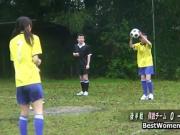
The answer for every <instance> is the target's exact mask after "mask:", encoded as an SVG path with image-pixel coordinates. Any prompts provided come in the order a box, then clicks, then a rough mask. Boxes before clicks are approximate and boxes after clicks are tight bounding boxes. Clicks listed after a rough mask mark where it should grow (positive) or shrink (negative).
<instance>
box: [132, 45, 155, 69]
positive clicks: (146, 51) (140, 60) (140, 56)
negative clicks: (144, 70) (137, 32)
mask: <svg viewBox="0 0 180 135" xmlns="http://www.w3.org/2000/svg"><path fill="white" fill-rule="evenodd" d="M151 48H152V46H151V45H148V44H145V45H141V43H136V44H134V50H137V64H138V67H148V66H153V59H152V54H151Z"/></svg>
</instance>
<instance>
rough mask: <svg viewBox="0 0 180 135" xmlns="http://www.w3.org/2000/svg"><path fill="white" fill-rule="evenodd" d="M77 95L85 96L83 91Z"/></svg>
mask: <svg viewBox="0 0 180 135" xmlns="http://www.w3.org/2000/svg"><path fill="white" fill-rule="evenodd" d="M76 95H77V96H82V95H84V92H83V91H81V92H79V93H77V94H76Z"/></svg>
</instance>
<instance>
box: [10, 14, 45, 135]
mask: <svg viewBox="0 0 180 135" xmlns="http://www.w3.org/2000/svg"><path fill="white" fill-rule="evenodd" d="M31 29H32V21H31V20H30V19H29V18H28V17H24V16H22V17H19V18H18V19H17V20H16V24H15V28H14V30H13V33H12V39H11V41H10V45H9V47H10V55H11V56H10V57H11V61H12V62H13V64H14V69H15V82H16V97H17V102H18V104H19V105H20V109H21V113H20V117H19V129H20V134H21V135H27V124H28V121H27V120H28V119H27V116H28V111H29V105H30V103H32V105H33V108H34V111H35V116H34V127H35V134H36V135H43V121H44V120H43V103H42V102H43V100H42V99H43V89H42V85H41V79H40V74H39V68H38V66H39V65H40V64H41V60H40V59H39V57H38V55H39V54H42V50H41V44H40V40H39V37H38V36H37V35H34V34H32V33H31Z"/></svg>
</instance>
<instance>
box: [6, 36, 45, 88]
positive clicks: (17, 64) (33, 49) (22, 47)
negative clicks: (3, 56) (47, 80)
mask: <svg viewBox="0 0 180 135" xmlns="http://www.w3.org/2000/svg"><path fill="white" fill-rule="evenodd" d="M33 37H34V41H33V45H32V46H31V45H29V44H27V42H26V40H25V38H24V34H23V33H21V34H19V35H17V36H16V37H14V38H13V39H11V41H10V45H9V47H10V58H11V61H13V63H14V68H15V81H16V87H19V86H25V85H29V84H34V83H40V82H41V79H40V75H39V69H38V68H37V66H36V65H35V64H34V63H33V61H32V56H34V55H36V54H42V49H41V44H40V40H39V37H38V36H36V35H33Z"/></svg>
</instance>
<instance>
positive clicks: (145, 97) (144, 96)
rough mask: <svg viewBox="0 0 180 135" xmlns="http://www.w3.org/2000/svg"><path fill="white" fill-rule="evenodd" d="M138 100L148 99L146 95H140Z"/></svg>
mask: <svg viewBox="0 0 180 135" xmlns="http://www.w3.org/2000/svg"><path fill="white" fill-rule="evenodd" d="M140 100H148V96H146V95H142V97H141V98H140Z"/></svg>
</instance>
